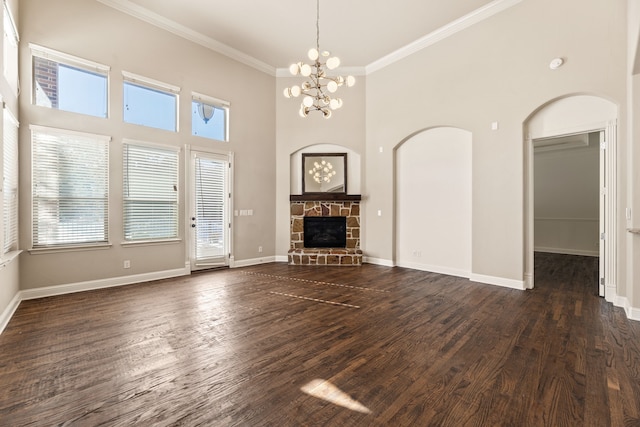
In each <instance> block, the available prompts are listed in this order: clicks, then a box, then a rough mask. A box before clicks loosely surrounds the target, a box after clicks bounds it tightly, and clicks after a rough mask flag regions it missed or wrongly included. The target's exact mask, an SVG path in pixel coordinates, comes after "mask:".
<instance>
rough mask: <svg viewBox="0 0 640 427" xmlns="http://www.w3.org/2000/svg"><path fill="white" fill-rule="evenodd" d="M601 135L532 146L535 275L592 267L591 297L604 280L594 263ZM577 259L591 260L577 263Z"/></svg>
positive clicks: (551, 140)
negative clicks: (570, 267) (547, 270)
mask: <svg viewBox="0 0 640 427" xmlns="http://www.w3.org/2000/svg"><path fill="white" fill-rule="evenodd" d="M603 134H604V132H603V131H594V132H584V133H578V134H571V135H562V136H554V137H549V138H540V139H534V140H533V141H532V143H533V157H534V159H533V164H534V165H533V169H534V173H533V176H534V183H533V188H534V190H533V193H534V206H533V209H534V238H533V240H534V251H535V255H534V264H535V265H534V271H537V272H540V271H541V269H544V268H550V269H555V268H559V267H561V266H564V265H566V264H575V263H576V262H580V263H581V265H582V264H584V265H593V266H594V268H595V269H596V270H599V274H598V273H597V274H596V275H595V276H593V278H592V281H591V283H585V286H587V287H588V288H589V289H591V290H593V291H594V292H595V293H599V287H598V284H599V282H600V280H599V279H603V278H604V268H603V267H604V266H600V263H599V261H600V245H601V241H600V233H601V231H600V230H601V229H602V228H603V225H604V224H601V222H602V223H603V221H601V220H600V218H601V215H600V212H601V207H600V205H601V200H600V191H599V188H600V186H601V182H600V181H601V176H600V175H601V171H600V144H601V142H602V139H603ZM602 202H604V200H602ZM577 257H591V258H592V259H585V260H580V261H578V258H577ZM545 266H546V267H545ZM598 266H600V267H598ZM585 277H590V276H585Z"/></svg>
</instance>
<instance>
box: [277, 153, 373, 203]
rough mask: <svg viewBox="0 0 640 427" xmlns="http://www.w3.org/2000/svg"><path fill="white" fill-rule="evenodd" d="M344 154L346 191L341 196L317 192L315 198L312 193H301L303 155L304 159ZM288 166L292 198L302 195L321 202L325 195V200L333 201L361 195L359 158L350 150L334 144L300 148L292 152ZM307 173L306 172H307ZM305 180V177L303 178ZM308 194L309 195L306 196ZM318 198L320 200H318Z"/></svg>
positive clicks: (357, 154)
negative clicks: (322, 155) (314, 156)
mask: <svg viewBox="0 0 640 427" xmlns="http://www.w3.org/2000/svg"><path fill="white" fill-rule="evenodd" d="M323 153H324V154H326V153H330V154H345V157H346V162H345V175H346V177H345V184H346V191H345V192H344V193H342V194H341V195H333V196H332V195H331V192H326V193H324V192H319V194H320V195H319V196H316V195H315V194H310V193H315V192H313V191H311V192H309V191H307V192H305V191H303V185H302V184H303V180H302V171H303V168H302V157H303V154H304V155H305V157H307V156H311V157H313V155H318V154H323ZM289 161H290V166H289V179H290V180H289V186H290V194H291V195H292V197H294V196H295V197H298V196H302V195H306V196H307V197H312V198H314V199H315V200H321V199H322V195H323V194H326V195H327V198H326V200H335V197H347V198H349V195H358V197H359V195H360V193H361V178H360V177H361V170H362V166H361V156H360V154H359V153H357V152H355V151H353V150H351V149H350V148H347V147H343V146H341V145H336V144H315V145H310V146H308V147H304V148H301V149H300V150H297V151H295V152H293V153H292V154H291V155H290V158H289ZM307 173H308V172H307ZM305 178H306V177H305ZM306 193H309V194H306ZM318 197H320V198H318Z"/></svg>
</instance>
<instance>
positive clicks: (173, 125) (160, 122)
mask: <svg viewBox="0 0 640 427" xmlns="http://www.w3.org/2000/svg"><path fill="white" fill-rule="evenodd" d="M122 74H123V76H124V106H123V109H124V121H125V122H127V123H133V124H135V125H142V126H149V127H152V128H157V129H164V130H169V131H172V132H177V131H178V125H177V123H178V108H177V105H178V93H179V92H180V88H179V87H175V86H171V85H169V84H166V83H162V82H159V81H156V80H152V79H148V78H146V77H141V76H136V75H135V74H131V73H127V72H123V73H122Z"/></svg>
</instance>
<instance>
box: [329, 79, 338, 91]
mask: <svg viewBox="0 0 640 427" xmlns="http://www.w3.org/2000/svg"><path fill="white" fill-rule="evenodd" d="M327 90H328V91H329V92H331V93H335V91H337V90H338V83H336V82H334V81H333V80H331V81H330V82H329V83H327Z"/></svg>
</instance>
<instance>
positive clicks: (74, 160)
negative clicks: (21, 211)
mask: <svg viewBox="0 0 640 427" xmlns="http://www.w3.org/2000/svg"><path fill="white" fill-rule="evenodd" d="M31 131H32V133H31V137H32V162H33V163H32V176H33V189H32V194H33V196H32V197H33V203H32V206H33V225H32V227H33V247H34V248H42V247H49V246H65V245H78V244H96V243H106V242H108V235H109V234H108V217H109V215H108V191H109V140H110V138H109V137H106V136H99V135H91V134H85V133H79V132H72V131H63V130H59V129H51V128H44V127H40V126H32V127H31Z"/></svg>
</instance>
